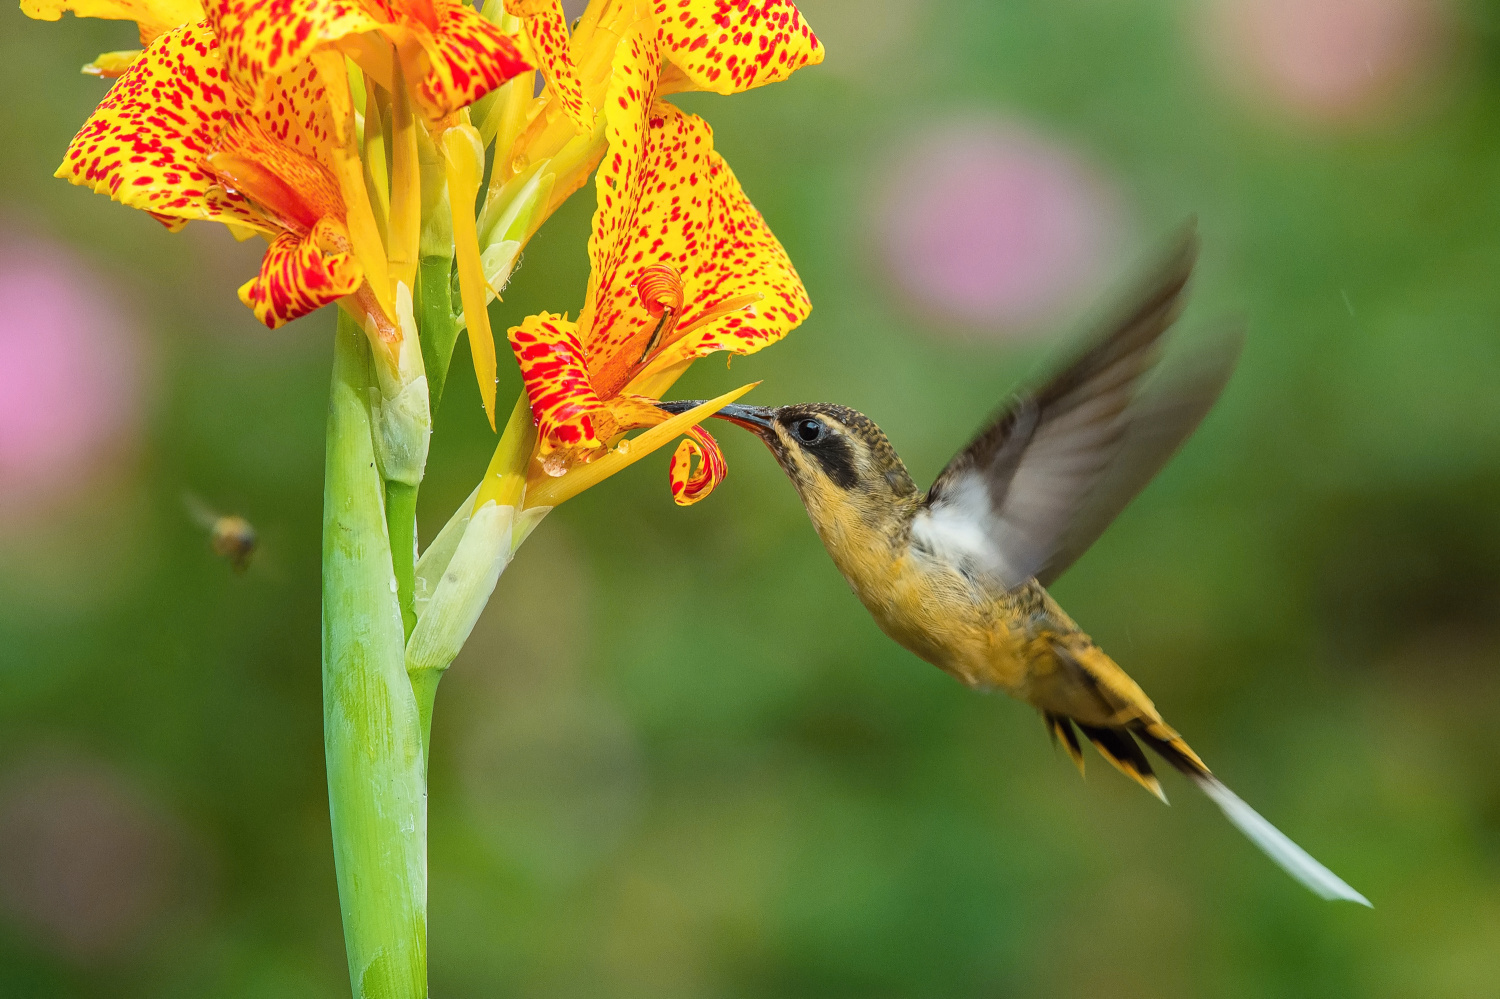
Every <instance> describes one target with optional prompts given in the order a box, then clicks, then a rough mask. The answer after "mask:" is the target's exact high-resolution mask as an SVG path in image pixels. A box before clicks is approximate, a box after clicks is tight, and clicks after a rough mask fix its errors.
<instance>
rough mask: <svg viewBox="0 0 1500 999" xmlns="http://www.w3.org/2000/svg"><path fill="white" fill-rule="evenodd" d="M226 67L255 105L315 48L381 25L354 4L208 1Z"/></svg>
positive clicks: (340, 0) (349, 0)
mask: <svg viewBox="0 0 1500 999" xmlns="http://www.w3.org/2000/svg"><path fill="white" fill-rule="evenodd" d="M205 6H206V8H207V10H208V21H209V23H210V24H211V25H213V28H214V30H215V31H216V32H217V33H218V36H219V44H220V45H221V46H222V47H223V51H224V65H225V67H226V68H227V69H228V71H229V78H230V79H231V80H232V81H234V83H235V85H236V86H238V87H239V88H240V89H241V90H242V91H244V93H245V94H246V95H247V96H248V97H249V98H250V99H251V101H252V102H253V103H255V104H261V103H264V102H265V101H266V100H268V99H269V98H270V96H271V89H272V84H273V83H274V82H275V79H276V77H278V76H280V75H281V74H283V73H287V72H291V71H294V70H296V69H297V68H298V67H299V66H301V65H302V64H303V63H305V62H306V61H307V57H308V56H309V55H311V54H312V52H313V50H314V49H317V48H319V47H320V46H323V45H328V44H330V43H332V42H336V41H338V40H339V39H341V38H343V37H344V36H346V35H351V34H356V33H358V32H362V31H373V30H375V29H377V28H379V27H380V23H379V22H378V21H377V20H376V19H375V18H374V17H372V16H371V15H370V13H369V12H368V11H367V9H366V7H365V5H364V4H362V3H360V2H358V0H209V2H208V3H207V4H206V5H205Z"/></svg>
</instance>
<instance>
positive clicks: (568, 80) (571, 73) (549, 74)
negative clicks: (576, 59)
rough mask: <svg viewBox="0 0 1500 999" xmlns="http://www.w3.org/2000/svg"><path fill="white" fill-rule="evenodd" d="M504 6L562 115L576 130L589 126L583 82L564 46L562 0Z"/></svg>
mask: <svg viewBox="0 0 1500 999" xmlns="http://www.w3.org/2000/svg"><path fill="white" fill-rule="evenodd" d="M505 9H506V11H508V12H509V13H511V14H514V15H516V16H517V17H519V18H521V23H522V24H523V25H525V28H526V40H527V41H528V42H530V43H531V51H532V54H533V55H534V56H535V57H536V62H537V66H538V68H539V69H540V70H541V71H542V75H543V76H544V77H546V79H547V86H548V87H549V88H551V90H552V93H553V94H554V95H556V97H557V100H558V103H559V104H560V105H562V110H563V114H565V115H567V116H568V120H570V121H571V122H572V123H573V127H574V128H576V129H578V131H580V132H587V131H589V130H590V129H592V128H593V127H594V111H593V109H592V108H590V107H589V106H588V102H587V101H585V100H584V98H583V83H582V82H580V81H579V79H578V68H577V66H575V65H574V63H573V56H572V53H571V50H570V49H569V48H568V21H567V17H566V15H564V14H563V6H562V0H505Z"/></svg>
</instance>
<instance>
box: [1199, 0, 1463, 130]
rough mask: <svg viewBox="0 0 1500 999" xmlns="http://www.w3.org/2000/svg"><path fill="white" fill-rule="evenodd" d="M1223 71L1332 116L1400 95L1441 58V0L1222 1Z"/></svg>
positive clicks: (1213, 39) (1311, 112)
mask: <svg viewBox="0 0 1500 999" xmlns="http://www.w3.org/2000/svg"><path fill="white" fill-rule="evenodd" d="M1209 11H1210V15H1209V18H1208V21H1207V29H1208V30H1207V39H1208V51H1209V57H1210V62H1211V64H1212V66H1213V67H1214V69H1215V70H1216V71H1217V72H1219V73H1221V74H1224V75H1227V76H1229V77H1230V78H1231V81H1232V82H1235V83H1238V84H1240V85H1242V86H1245V87H1247V88H1248V89H1250V90H1251V91H1252V92H1254V93H1256V94H1257V95H1258V96H1261V97H1264V98H1267V99H1269V100H1270V101H1272V102H1274V103H1276V104H1279V105H1280V106H1282V107H1284V108H1286V109H1288V110H1290V111H1293V112H1295V113H1297V114H1300V115H1303V116H1305V117H1310V118H1316V119H1321V120H1325V121H1332V120H1342V119H1349V118H1356V117H1361V116H1364V115H1366V114H1368V113H1370V112H1373V111H1376V110H1378V109H1380V108H1382V107H1383V106H1385V105H1387V104H1388V103H1389V102H1390V101H1391V99H1393V98H1395V97H1397V96H1399V94H1400V93H1401V92H1402V90H1403V89H1405V88H1406V87H1407V86H1408V85H1409V84H1410V83H1411V82H1412V81H1413V80H1415V79H1416V78H1418V77H1419V76H1421V75H1422V73H1423V71H1424V70H1425V69H1426V68H1427V67H1428V66H1429V64H1430V63H1431V62H1432V61H1433V60H1434V58H1435V57H1436V56H1437V54H1438V52H1439V49H1440V46H1439V44H1438V43H1439V41H1440V40H1441V37H1442V26H1443V22H1444V20H1445V18H1444V17H1443V10H1442V7H1441V5H1440V0H1218V2H1217V3H1216V4H1214V5H1213V6H1212V7H1211V8H1209Z"/></svg>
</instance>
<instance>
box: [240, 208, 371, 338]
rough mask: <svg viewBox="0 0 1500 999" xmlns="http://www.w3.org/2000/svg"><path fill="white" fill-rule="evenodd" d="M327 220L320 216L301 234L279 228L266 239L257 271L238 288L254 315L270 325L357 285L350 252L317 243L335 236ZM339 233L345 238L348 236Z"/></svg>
mask: <svg viewBox="0 0 1500 999" xmlns="http://www.w3.org/2000/svg"><path fill="white" fill-rule="evenodd" d="M333 225H334V223H332V222H331V221H325V222H324V223H322V224H320V226H319V228H318V230H316V231H314V232H313V233H312V234H310V235H308V236H305V237H299V236H297V235H296V234H295V233H290V232H288V233H282V234H281V235H280V236H278V237H276V240H275V241H274V242H272V243H271V247H270V249H268V250H266V255H265V258H264V259H263V260H261V263H260V273H259V274H257V275H256V276H255V277H254V278H252V279H251V280H249V281H247V282H246V283H245V284H244V285H243V286H242V287H241V288H240V301H242V302H244V303H245V304H246V305H248V306H250V308H251V309H252V310H253V311H254V312H255V318H256V319H259V320H260V321H261V322H263V323H265V324H266V325H267V326H269V327H270V328H271V329H275V328H276V327H278V326H280V325H281V324H282V323H287V322H291V321H292V320H293V319H296V318H297V317H298V316H305V315H307V314H308V313H309V312H312V311H313V310H314V309H318V308H321V307H322V306H324V305H327V304H329V303H330V302H336V301H338V300H339V299H341V298H343V297H344V296H345V295H351V294H353V293H354V292H355V291H357V290H359V286H360V284H362V283H363V282H364V274H363V272H362V271H361V270H360V268H359V264H358V263H357V262H356V261H355V259H354V256H353V255H352V254H349V253H339V252H332V253H330V252H325V251H324V250H323V249H321V248H320V247H319V243H320V242H325V243H326V242H336V241H337V239H338V238H339V237H338V234H337V233H336V232H335V233H329V234H326V235H325V233H324V231H323V230H324V228H325V227H332V226H333ZM330 236H331V237H332V238H329V237H330ZM342 238H343V240H344V242H346V243H347V241H348V237H347V236H343V237H342Z"/></svg>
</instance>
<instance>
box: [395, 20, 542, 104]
mask: <svg viewBox="0 0 1500 999" xmlns="http://www.w3.org/2000/svg"><path fill="white" fill-rule="evenodd" d="M433 3H434V7H433V12H434V14H435V15H436V18H437V23H436V26H435V27H434V28H432V30H431V33H430V36H428V37H429V39H430V41H429V42H428V44H427V45H425V46H424V47H425V48H426V49H427V54H428V62H429V69H428V71H427V73H426V75H425V76H424V77H423V78H422V83H421V85H420V86H418V87H417V88H416V98H417V101H418V103H420V104H421V105H422V109H423V110H424V111H425V112H426V113H427V114H428V115H429V116H431V117H432V118H442V117H444V116H445V115H449V114H452V113H453V112H455V111H457V110H458V109H459V108H461V107H467V106H468V105H470V104H473V103H474V102H475V101H477V100H479V98H481V97H483V96H484V95H485V94H487V93H489V92H490V91H491V90H494V89H495V88H496V87H498V86H500V84H502V83H504V82H505V81H506V80H509V79H510V78H511V77H513V76H515V75H516V74H517V73H523V72H525V71H526V70H528V69H530V68H531V64H530V63H528V62H527V61H526V60H525V59H524V58H522V56H521V52H520V50H519V49H517V48H516V43H515V42H514V41H513V40H512V39H511V37H510V36H509V35H507V34H506V33H505V32H504V31H501V30H500V29H499V28H498V27H497V26H496V25H494V24H493V23H491V22H490V21H488V20H486V19H485V18H483V17H481V16H480V15H479V14H477V13H475V12H474V9H473V8H472V7H466V6H464V5H463V4H461V3H454V2H453V0H433ZM413 79H415V77H413Z"/></svg>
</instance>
